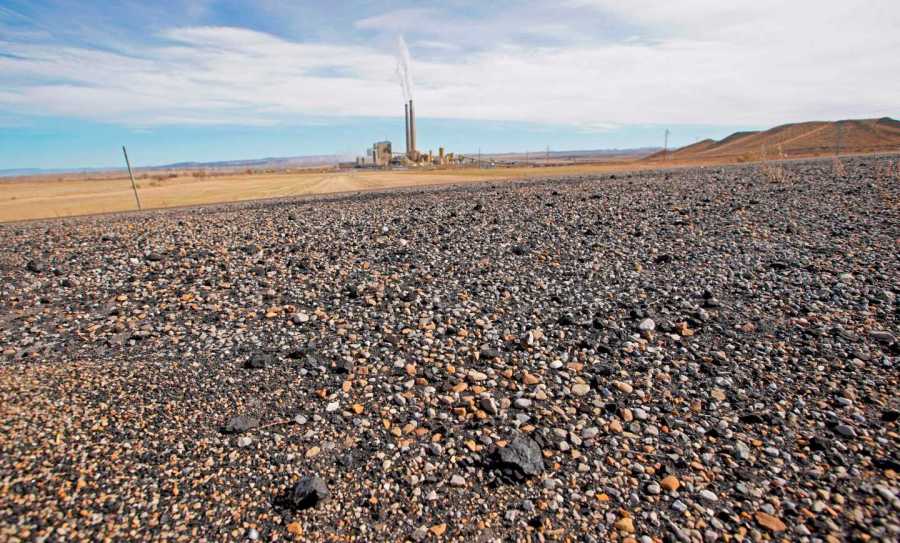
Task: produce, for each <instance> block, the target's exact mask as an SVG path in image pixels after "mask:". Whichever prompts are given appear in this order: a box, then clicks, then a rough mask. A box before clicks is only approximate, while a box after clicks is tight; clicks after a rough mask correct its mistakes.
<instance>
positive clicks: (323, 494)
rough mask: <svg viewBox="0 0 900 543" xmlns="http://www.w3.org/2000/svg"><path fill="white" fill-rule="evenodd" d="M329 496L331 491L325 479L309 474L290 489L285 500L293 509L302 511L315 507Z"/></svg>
mask: <svg viewBox="0 0 900 543" xmlns="http://www.w3.org/2000/svg"><path fill="white" fill-rule="evenodd" d="M329 497H331V492H329V491H328V485H326V484H325V481H323V480H322V479H321V478H320V477H318V476H315V475H307V476H306V477H304V478H302V479H300V482H298V483H297V484H296V485H294V487H293V488H291V489H290V491H289V492H288V493H287V495H286V496H285V497H284V498H285V499H284V500H283V501H284V503H285V505H287V506H288V507H290V508H291V509H294V510H295V511H302V510H304V509H309V508H310V507H315V506H316V505H318V504H319V503H320V502H323V501H325V500H327V499H328V498H329Z"/></svg>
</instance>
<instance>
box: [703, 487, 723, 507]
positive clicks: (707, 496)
mask: <svg viewBox="0 0 900 543" xmlns="http://www.w3.org/2000/svg"><path fill="white" fill-rule="evenodd" d="M698 495H699V496H700V499H702V500H703V501H706V502H710V503H712V502H716V501H719V497H718V496H716V495H715V493H714V492H712V491H711V490H707V489H705V488H704V489H703V490H701V491H700V493H699V494H698Z"/></svg>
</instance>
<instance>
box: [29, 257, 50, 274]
mask: <svg viewBox="0 0 900 543" xmlns="http://www.w3.org/2000/svg"><path fill="white" fill-rule="evenodd" d="M25 269H26V270H28V271H30V272H31V273H44V272H45V271H47V265H46V264H44V263H43V262H41V261H39V260H29V261H28V263H27V264H25Z"/></svg>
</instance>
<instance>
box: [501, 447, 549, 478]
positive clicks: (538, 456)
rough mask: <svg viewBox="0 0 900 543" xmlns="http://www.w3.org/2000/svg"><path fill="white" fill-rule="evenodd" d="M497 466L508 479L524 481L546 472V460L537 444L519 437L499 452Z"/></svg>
mask: <svg viewBox="0 0 900 543" xmlns="http://www.w3.org/2000/svg"><path fill="white" fill-rule="evenodd" d="M495 466H496V468H497V469H499V470H500V471H501V472H502V473H503V475H505V476H506V477H507V478H509V479H511V480H514V481H522V480H524V479H526V478H528V477H532V476H535V475H539V474H540V473H541V472H543V471H544V458H543V455H542V453H541V448H540V446H539V445H538V444H537V442H535V441H534V440H533V439H531V438H529V437H523V436H519V437H516V438H514V439H513V440H512V442H511V443H510V444H509V445H507V446H506V447H503V448H501V449H498V450H497V461H496V463H495Z"/></svg>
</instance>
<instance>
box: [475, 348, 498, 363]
mask: <svg viewBox="0 0 900 543" xmlns="http://www.w3.org/2000/svg"><path fill="white" fill-rule="evenodd" d="M502 356H503V353H502V352H500V351H498V350H497V349H491V348H489V347H488V348H485V349H482V350H481V352H480V353H479V357H480V358H483V359H485V360H491V359H494V358H501V357H502Z"/></svg>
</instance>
